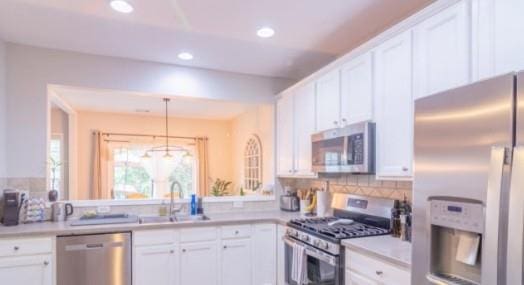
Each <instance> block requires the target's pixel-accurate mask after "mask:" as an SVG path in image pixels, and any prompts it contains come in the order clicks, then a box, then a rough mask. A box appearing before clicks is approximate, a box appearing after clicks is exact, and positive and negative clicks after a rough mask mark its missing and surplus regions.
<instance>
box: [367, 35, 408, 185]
mask: <svg viewBox="0 0 524 285" xmlns="http://www.w3.org/2000/svg"><path fill="white" fill-rule="evenodd" d="M411 38H412V37H411V31H407V32H404V33H402V34H400V35H398V36H396V37H394V38H392V39H390V40H388V41H387V42H385V43H383V44H381V45H380V46H378V47H377V48H376V49H375V90H376V93H375V94H376V98H375V108H376V110H375V114H376V116H375V117H376V124H377V126H376V136H377V137H376V141H377V145H376V153H377V158H376V163H377V166H376V171H377V177H378V178H386V177H387V178H408V177H410V176H411V171H412V169H411V165H412V155H413V97H412V92H411V88H412V87H411V86H412V85H411V84H412V70H411V63H412V61H411V58H412V50H411V43H412V42H411Z"/></svg>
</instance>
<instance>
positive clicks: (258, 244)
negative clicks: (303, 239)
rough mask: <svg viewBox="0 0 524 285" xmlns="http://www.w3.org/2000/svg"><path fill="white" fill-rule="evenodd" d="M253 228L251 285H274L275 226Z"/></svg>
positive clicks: (275, 258)
mask: <svg viewBox="0 0 524 285" xmlns="http://www.w3.org/2000/svg"><path fill="white" fill-rule="evenodd" d="M253 227H254V230H253V232H254V233H255V234H254V236H253V239H252V241H253V285H272V284H276V279H277V272H276V269H277V254H276V253H277V244H276V240H277V233H276V231H277V229H276V225H275V224H258V225H254V226H253Z"/></svg>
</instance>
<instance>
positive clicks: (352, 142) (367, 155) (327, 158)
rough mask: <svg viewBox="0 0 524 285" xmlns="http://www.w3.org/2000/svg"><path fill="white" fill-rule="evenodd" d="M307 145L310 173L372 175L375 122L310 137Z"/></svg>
mask: <svg viewBox="0 0 524 285" xmlns="http://www.w3.org/2000/svg"><path fill="white" fill-rule="evenodd" d="M311 142H312V169H313V171H314V172H320V173H374V172H375V123H372V122H362V123H357V124H352V125H348V126H345V127H343V128H337V129H332V130H327V131H324V132H321V133H317V134H314V135H312V136H311Z"/></svg>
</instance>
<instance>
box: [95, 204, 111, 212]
mask: <svg viewBox="0 0 524 285" xmlns="http://www.w3.org/2000/svg"><path fill="white" fill-rule="evenodd" d="M110 212H111V207H109V206H98V207H96V213H97V214H107V213H110Z"/></svg>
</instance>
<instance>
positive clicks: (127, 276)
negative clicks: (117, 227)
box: [57, 233, 131, 285]
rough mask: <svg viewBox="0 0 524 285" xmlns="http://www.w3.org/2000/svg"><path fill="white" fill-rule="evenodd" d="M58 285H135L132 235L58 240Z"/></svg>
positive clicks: (59, 238)
mask: <svg viewBox="0 0 524 285" xmlns="http://www.w3.org/2000/svg"><path fill="white" fill-rule="evenodd" d="M57 273H58V274H57V275H58V277H57V284H58V285H71V284H75V285H131V234H130V233H114V234H95V235H80V236H60V237H57Z"/></svg>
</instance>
